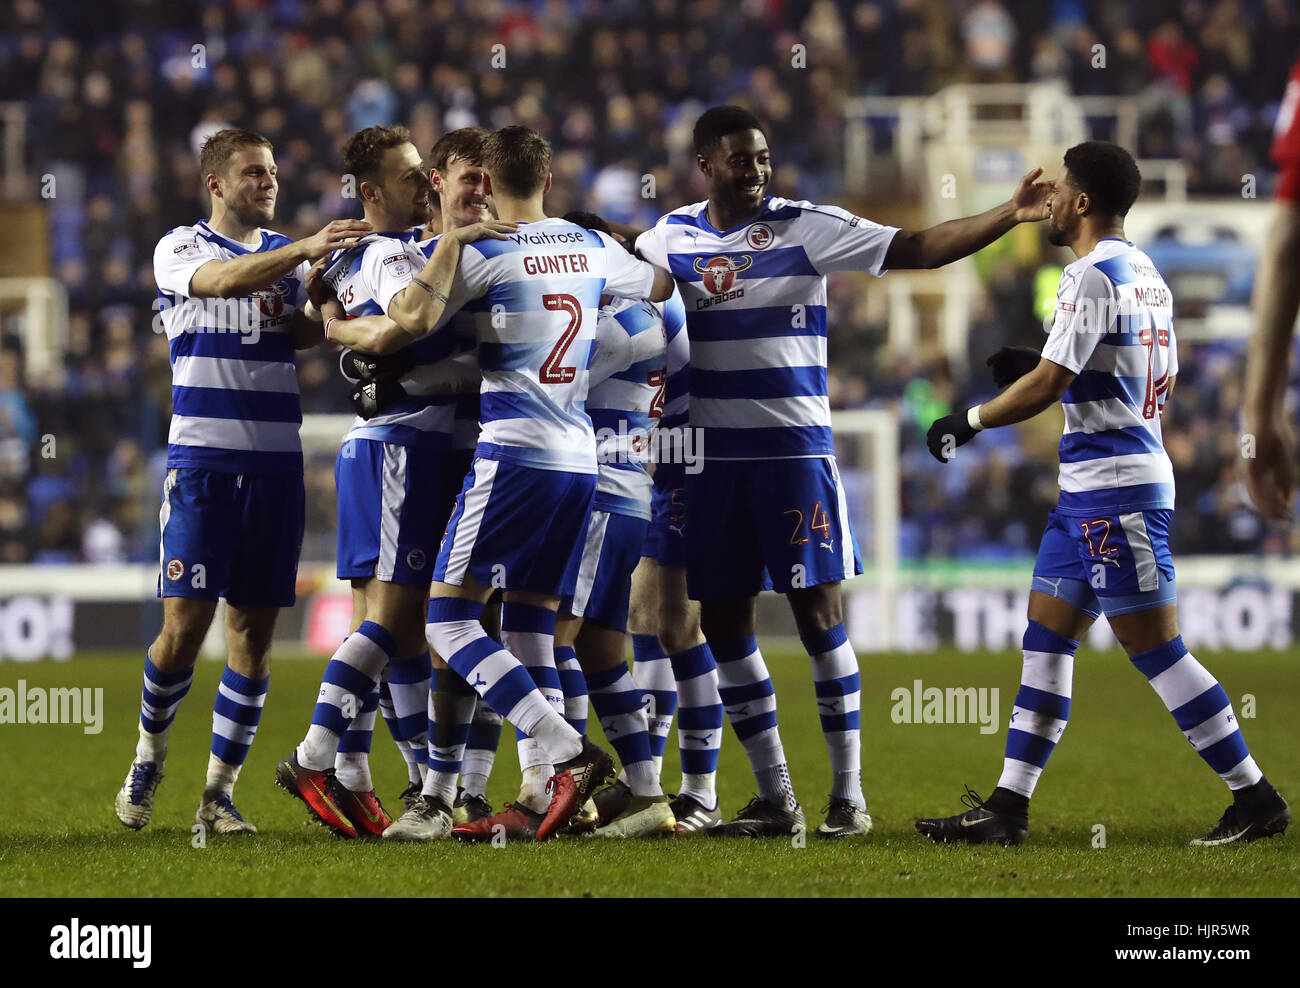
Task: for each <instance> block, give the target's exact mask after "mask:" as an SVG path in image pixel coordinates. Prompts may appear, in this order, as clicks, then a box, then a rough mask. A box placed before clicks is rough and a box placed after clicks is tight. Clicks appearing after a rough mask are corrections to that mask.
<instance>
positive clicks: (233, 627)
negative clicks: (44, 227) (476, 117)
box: [115, 129, 371, 834]
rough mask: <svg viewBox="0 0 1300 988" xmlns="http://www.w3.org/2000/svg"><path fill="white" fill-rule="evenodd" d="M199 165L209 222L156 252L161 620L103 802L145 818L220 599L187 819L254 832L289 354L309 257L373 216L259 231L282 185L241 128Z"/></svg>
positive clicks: (286, 558) (292, 541) (292, 399)
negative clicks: (197, 793)
mask: <svg viewBox="0 0 1300 988" xmlns="http://www.w3.org/2000/svg"><path fill="white" fill-rule="evenodd" d="M199 170H200V172H201V173H202V175H203V179H204V184H205V185H206V187H207V190H208V194H209V196H210V197H211V199H212V216H211V218H209V219H207V220H200V221H199V222H198V223H196V224H195V225H194V226H182V227H177V228H176V229H174V230H171V231H169V232H168V233H167V235H166V236H165V237H163V238H162V240H160V241H159V243H158V246H157V247H156V248H155V250H154V278H155V279H156V280H157V283H158V297H159V300H160V302H161V303H162V306H161V309H160V318H161V320H162V325H163V328H164V329H165V330H166V333H167V340H168V343H169V345H170V348H171V363H172V421H171V431H170V432H169V434H168V440H167V479H166V481H165V483H164V484H163V504H162V512H161V514H160V522H161V526H162V544H161V562H162V573H161V575H160V577H159V588H158V595H159V596H160V597H162V598H163V626H162V630H161V631H160V632H159V634H158V637H157V639H155V641H154V642H153V644H152V645H151V646H150V647H149V651H148V652H147V653H146V656H145V663H144V691H143V694H142V697H141V703H140V724H139V733H140V739H139V743H138V744H137V745H136V754H135V758H134V760H133V761H132V763H131V768H130V771H129V772H128V773H127V777H126V781H125V782H123V784H122V788H121V791H119V792H118V794H117V798H116V801H115V810H116V812H117V817H118V819H119V820H120V821H121V822H122V824H123V825H124V826H127V827H130V828H131V829H133V830H138V829H140V828H141V827H143V826H145V825H146V824H147V823H148V822H149V819H150V817H151V816H152V814H153V801H154V793H155V791H156V790H157V788H158V783H159V782H160V781H161V780H162V774H163V763H164V760H165V758H166V756H167V737H168V733H169V731H170V728H171V724H172V721H173V719H174V718H175V716H176V711H177V709H178V708H179V706H180V703H181V700H182V699H183V698H184V697H185V694H186V693H187V692H188V691H189V688H190V683H191V681H192V680H193V677H194V663H195V661H196V660H197V659H198V654H199V646H200V645H201V644H202V642H203V637H204V635H205V634H206V633H207V630H208V626H209V625H210V624H211V623H212V617H213V615H214V613H215V612H216V607H217V599H218V598H219V597H225V598H226V604H227V609H226V641H227V643H228V647H229V649H230V654H229V657H228V658H227V663H226V668H225V671H224V672H223V673H222V676H221V684H220V686H219V688H218V694H217V697H216V701H215V704H214V706H213V712H212V751H211V757H210V758H209V760H208V774H207V781H206V784H205V785H204V789H203V795H202V798H201V799H200V805H199V809H198V813H197V815H196V818H195V819H196V821H197V822H198V823H199V824H200V825H202V826H203V827H205V828H207V829H208V830H210V831H212V832H213V833H218V834H221V833H256V832H257V828H256V827H255V826H253V824H252V823H250V822H248V821H247V820H245V819H244V818H243V816H242V815H241V814H240V813H239V810H238V809H236V808H235V805H234V803H233V802H232V800H231V795H232V792H233V790H234V785H235V780H236V778H238V776H239V770H240V768H241V767H242V765H243V763H244V760H245V758H247V757H248V750H249V747H250V746H251V745H252V743H253V736H254V734H255V733H256V732H257V725H258V721H259V720H260V718H261V715H262V706H263V704H264V703H265V701H266V691H267V686H268V684H269V676H270V668H271V667H270V657H269V649H270V644H271V632H272V630H273V628H274V627H275V619H276V616H277V615H278V614H279V611H280V608H282V607H289V606H292V604H293V602H294V584H295V581H296V578H297V571H298V553H299V550H300V549H301V547H302V533H303V522H304V516H305V515H304V513H305V493H304V488H303V461H302V445H301V442H300V440H299V438H298V428H299V425H300V424H301V422H302V411H301V408H300V404H299V399H298V379H297V374H296V372H295V364H294V350H295V349H303V348H305V347H309V346H314V345H315V344H316V343H318V342H319V341H320V327H319V325H317V324H314V323H312V322H310V321H308V320H306V319H304V318H303V317H302V316H301V314H300V313H299V311H298V310H299V309H300V308H301V307H303V306H304V304H305V303H306V301H307V296H306V291H305V288H304V283H305V281H306V277H307V271H308V269H309V267H310V265H311V262H312V261H314V260H315V259H317V258H319V257H323V256H325V255H326V254H328V253H329V252H330V251H331V250H334V249H336V248H338V247H341V246H343V245H345V244H346V243H349V242H351V241H352V240H354V239H355V238H356V237H358V236H361V235H363V234H365V233H367V232H368V231H369V230H370V229H371V227H370V224H368V223H365V222H363V221H361V220H335V221H334V222H332V223H330V224H329V225H327V226H326V227H325V228H324V229H323V230H321V231H320V232H319V233H317V234H315V235H314V236H311V237H308V238H306V239H305V240H300V241H297V242H293V241H290V240H289V239H288V238H287V237H284V236H282V235H280V234H278V233H275V232H273V231H271V230H267V229H264V228H263V227H264V224H267V223H270V222H271V220H272V218H273V217H274V215H275V203H276V196H277V193H278V191H279V183H278V180H277V177H276V165H275V158H274V156H273V155H272V147H271V142H270V141H268V140H267V139H266V138H265V137H263V136H262V135H260V134H255V133H253V132H251V131H247V130H234V129H227V130H221V131H218V132H217V133H216V134H213V135H212V136H211V137H210V138H208V140H207V142H206V143H205V144H204V145H203V151H202V155H201V158H200V161H199Z"/></svg>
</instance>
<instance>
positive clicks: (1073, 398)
mask: <svg viewBox="0 0 1300 988" xmlns="http://www.w3.org/2000/svg"><path fill="white" fill-rule="evenodd" d="M1140 184H1141V176H1140V175H1139V173H1138V168H1137V165H1136V164H1135V163H1134V161H1133V159H1132V157H1131V156H1130V155H1129V153H1128V152H1127V151H1125V150H1124V149H1123V148H1121V147H1119V146H1118V145H1116V144H1110V143H1107V142H1104V141H1088V142H1086V143H1084V144H1079V145H1076V146H1075V147H1072V148H1070V150H1068V151H1067V152H1065V163H1064V165H1063V167H1062V168H1061V170H1060V172H1059V173H1058V175H1057V177H1056V181H1055V182H1054V183H1053V185H1052V194H1051V198H1050V200H1049V208H1050V210H1051V221H1050V226H1049V234H1048V238H1049V239H1050V240H1051V242H1052V243H1054V244H1057V245H1058V246H1062V247H1065V246H1068V247H1069V248H1070V250H1071V251H1072V252H1073V253H1074V256H1075V258H1076V260H1075V261H1074V262H1073V263H1071V264H1069V265H1067V266H1066V268H1065V270H1064V272H1062V274H1061V283H1060V287H1059V288H1058V289H1057V295H1056V316H1055V321H1054V322H1053V324H1052V331H1051V335H1050V336H1049V337H1048V339H1047V345H1046V346H1045V347H1044V348H1043V352H1042V356H1041V358H1039V359H1036V360H1025V359H1024V358H1025V355H1024V354H1023V353H1022V352H1020V351H1018V350H1015V349H1009V350H1004V351H1001V352H1000V353H999V354H997V355H995V356H994V358H993V359H992V360H991V361H990V363H991V364H992V365H993V367H994V373H995V376H996V378H997V383H998V384H999V385H1003V384H1007V383H1008V382H1014V383H1011V385H1010V387H1008V388H1007V389H1006V390H1005V391H1004V392H1002V394H1000V395H998V396H997V397H996V398H994V399H992V400H991V401H989V402H987V403H985V404H983V405H976V406H975V407H973V408H970V409H968V410H967V411H965V412H962V413H960V414H957V415H949V416H946V417H944V418H941V419H939V420H938V421H937V422H935V423H934V424H933V425H932V426H931V427H930V431H929V434H928V435H927V437H926V443H927V445H928V446H929V448H930V452H931V453H932V454H933V455H934V457H935V458H936V459H938V460H939V461H940V462H947V461H948V460H950V459H951V458H952V456H953V455H954V454H955V451H956V449H957V447H958V446H961V445H963V444H965V443H967V442H970V441H971V440H972V439H973V438H974V437H975V436H976V435H977V434H978V433H979V432H982V431H983V430H984V429H996V428H1000V427H1002V426H1006V425H1011V424H1013V423H1016V422H1023V421H1025V420H1026V419H1030V418H1033V417H1034V416H1035V415H1038V414H1039V413H1040V412H1042V411H1044V410H1045V409H1047V408H1048V407H1050V406H1052V405H1054V404H1055V403H1056V402H1058V401H1060V402H1061V403H1062V405H1063V406H1064V409H1065V434H1064V435H1063V436H1062V438H1061V473H1060V486H1061V498H1060V502H1059V503H1058V504H1057V506H1056V508H1055V509H1053V511H1052V512H1051V514H1050V515H1049V516H1048V521H1047V530H1046V531H1045V532H1044V533H1043V540H1042V542H1041V543H1040V545H1039V548H1038V559H1037V560H1036V562H1035V563H1034V578H1033V584H1032V588H1031V590H1030V594H1029V626H1028V628H1027V629H1026V631H1025V637H1024V665H1023V669H1022V673H1021V681H1020V691H1019V692H1018V693H1017V694H1016V703H1015V707H1014V708H1013V710H1012V712H1011V725H1010V727H1009V729H1008V731H1007V744H1006V756H1005V758H1004V760H1003V767H1002V776H1001V778H999V780H998V784H997V788H995V789H994V790H993V794H992V795H991V796H990V797H989V799H988V800H987V801H985V800H981V799H980V797H979V796H978V795H976V794H975V793H974V792H973V791H970V790H968V791H967V794H966V796H965V802H966V805H967V806H968V807H969V809H967V810H966V811H965V812H962V813H959V814H957V815H955V816H950V817H944V818H938V819H933V818H932V819H922V820H917V821H916V829H917V830H919V831H920V832H921V833H922V834H925V835H926V836H928V837H930V838H932V839H934V840H936V841H940V842H947V841H964V842H967V843H976V844H978V843H998V844H1019V843H1021V842H1022V841H1023V840H1024V839H1025V838H1026V837H1027V836H1028V835H1029V800H1030V797H1032V796H1033V794H1034V790H1035V788H1036V786H1037V784H1038V780H1039V778H1040V776H1041V775H1042V772H1043V769H1044V767H1046V765H1047V760H1048V758H1049V757H1050V756H1051V754H1052V752H1053V751H1054V750H1055V748H1056V745H1057V744H1058V743H1059V742H1060V740H1061V737H1062V735H1063V734H1064V732H1065V727H1066V723H1067V721H1068V720H1069V716H1070V692H1071V683H1072V680H1073V672H1074V653H1075V650H1076V649H1077V648H1078V647H1079V642H1080V641H1081V640H1082V638H1083V636H1084V634H1085V633H1086V632H1087V630H1088V628H1089V627H1091V625H1092V623H1093V621H1095V620H1096V619H1097V617H1098V615H1100V614H1102V613H1104V614H1105V615H1106V619H1107V621H1108V622H1109V623H1110V627H1111V630H1112V631H1114V632H1115V637H1116V638H1118V639H1119V643H1120V645H1122V646H1123V648H1124V651H1126V652H1127V653H1128V655H1129V658H1130V659H1131V660H1132V662H1133V665H1135V666H1136V667H1137V669H1138V671H1139V672H1141V673H1142V675H1144V676H1145V677H1146V678H1147V681H1148V682H1149V683H1150V684H1151V687H1152V689H1154V690H1155V692H1156V694H1157V695H1158V696H1159V697H1160V699H1161V701H1162V702H1163V703H1164V705H1165V707H1166V708H1167V709H1168V710H1169V712H1170V713H1171V714H1172V715H1173V718H1174V721H1175V722H1176V723H1177V724H1178V729H1179V730H1180V731H1181V732H1182V733H1183V735H1184V736H1185V737H1186V738H1187V740H1188V741H1189V742H1191V745H1192V748H1193V749H1194V750H1195V751H1196V753H1197V754H1198V755H1199V756H1200V757H1201V758H1202V759H1203V760H1204V761H1205V763H1206V764H1207V765H1208V766H1209V767H1210V769H1211V770H1212V771H1213V772H1214V773H1215V774H1216V775H1218V776H1219V778H1220V779H1222V780H1223V782H1224V783H1225V784H1226V785H1227V787H1228V789H1229V790H1230V791H1231V792H1232V804H1231V805H1230V806H1229V807H1228V808H1227V810H1226V811H1224V813H1223V816H1222V818H1221V819H1220V820H1219V822H1218V824H1217V825H1216V826H1215V827H1213V828H1212V829H1211V830H1210V831H1209V832H1208V833H1206V834H1205V836H1203V837H1200V838H1198V839H1196V840H1193V841H1192V844H1193V845H1201V846H1207V845H1219V844H1230V843H1234V842H1236V841H1243V842H1246V841H1253V840H1257V839H1259V838H1261V837H1271V836H1273V835H1275V834H1280V833H1282V832H1283V831H1284V830H1285V829H1286V826H1287V823H1288V821H1289V820H1290V812H1289V810H1288V809H1287V804H1286V800H1285V799H1283V798H1282V796H1281V794H1280V793H1278V791H1277V790H1276V789H1274V788H1273V786H1272V785H1271V784H1270V783H1269V782H1268V780H1267V779H1265V778H1264V775H1263V773H1262V772H1261V771H1260V770H1259V766H1258V765H1256V764H1255V759H1254V758H1252V757H1251V754H1250V751H1249V749H1248V748H1247V747H1246V741H1245V739H1244V738H1243V737H1242V733H1241V725H1240V724H1239V723H1238V721H1237V718H1236V716H1235V715H1234V714H1233V711H1232V703H1231V702H1230V701H1229V699H1228V694H1227V693H1226V692H1225V691H1224V689H1223V687H1222V686H1220V685H1219V683H1218V681H1217V680H1215V678H1214V677H1213V676H1212V675H1211V674H1210V673H1209V671H1208V670H1207V669H1206V668H1205V667H1204V666H1202V665H1201V664H1200V663H1199V662H1198V661H1196V659H1195V658H1194V657H1193V656H1192V654H1191V652H1189V651H1188V650H1187V646H1186V645H1184V644H1183V639H1182V637H1181V636H1180V635H1179V633H1178V606H1177V588H1176V586H1175V583H1174V565H1173V557H1172V556H1171V555H1170V552H1169V527H1170V522H1171V520H1172V517H1173V508H1174V471H1173V466H1172V464H1171V463H1170V461H1169V456H1168V455H1167V454H1166V453H1165V448H1164V442H1163V439H1162V436H1161V430H1160V414H1161V411H1162V410H1163V408H1164V406H1165V403H1166V402H1167V401H1168V400H1169V396H1170V394H1171V393H1172V392H1173V388H1174V380H1175V378H1176V377H1177V374H1178V352H1177V343H1176V341H1175V339H1174V329H1173V295H1172V294H1171V293H1170V291H1169V287H1168V286H1167V285H1166V284H1165V281H1164V278H1162V277H1161V276H1160V272H1159V271H1157V270H1156V268H1155V265H1153V264H1152V263H1151V260H1150V258H1148V257H1147V256H1146V254H1144V253H1142V251H1140V250H1139V249H1138V248H1137V247H1135V246H1134V245H1133V244H1132V243H1130V242H1129V240H1128V238H1127V237H1126V236H1125V235H1124V217H1125V216H1126V215H1127V214H1128V211H1129V207H1131V206H1132V205H1133V202H1134V201H1135V200H1136V199H1137V195H1138V188H1139V186H1140Z"/></svg>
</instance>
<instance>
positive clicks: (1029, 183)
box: [882, 168, 1052, 271]
mask: <svg viewBox="0 0 1300 988" xmlns="http://www.w3.org/2000/svg"><path fill="white" fill-rule="evenodd" d="M1041 174H1043V170H1042V169H1041V168H1035V169H1034V170H1033V171H1030V172H1028V173H1026V174H1025V176H1024V177H1023V178H1022V179H1021V180H1020V184H1019V185H1017V186H1016V191H1015V192H1014V193H1013V194H1012V196H1011V198H1010V199H1008V200H1007V201H1006V202H1004V203H1003V204H1002V205H1000V206H994V207H993V208H992V209H989V210H986V211H985V212H983V213H980V214H978V215H976V216H964V217H962V218H961V219H959V220H949V221H948V222H946V223H940V224H939V225H938V226H932V227H930V228H929V229H927V230H899V231H898V233H896V234H895V235H894V239H893V240H892V241H891V242H890V245H889V250H888V251H886V253H885V262H884V264H883V265H882V267H884V268H886V269H888V270H891V271H892V270H900V269H903V270H906V269H916V268H938V267H942V266H943V265H945V264H951V263H952V262H953V261H956V260H959V259H960V258H963V257H966V256H968V255H970V254H974V253H975V252H976V251H977V250H979V249H980V248H982V247H987V246H988V245H989V244H991V243H993V241H995V240H997V239H998V238H999V237H1001V236H1002V235H1003V234H1005V233H1006V232H1007V231H1008V230H1010V229H1011V228H1012V227H1013V226H1016V225H1017V224H1019V223H1037V222H1038V221H1040V220H1045V219H1047V216H1048V209H1047V197H1048V196H1049V195H1051V192H1052V183H1051V182H1038V181H1036V179H1037V178H1038V176H1039V175H1041Z"/></svg>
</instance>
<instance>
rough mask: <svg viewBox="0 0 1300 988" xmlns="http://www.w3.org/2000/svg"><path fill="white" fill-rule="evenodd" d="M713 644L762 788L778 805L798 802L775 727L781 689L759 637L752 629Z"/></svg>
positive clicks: (721, 690)
mask: <svg viewBox="0 0 1300 988" xmlns="http://www.w3.org/2000/svg"><path fill="white" fill-rule="evenodd" d="M710 644H711V645H712V646H713V654H714V656H715V657H716V658H717V661H718V695H719V696H720V697H721V698H722V703H723V705H724V706H725V708H726V711H727V718H728V719H729V720H730V721H731V727H732V730H734V731H735V732H736V737H737V738H738V739H739V740H740V743H741V744H743V745H744V746H745V754H746V755H747V756H748V757H749V765H750V768H752V769H753V770H754V779H755V780H756V781H757V783H758V794H759V795H760V796H762V797H763V798H764V799H766V800H768V801H770V802H774V803H776V804H777V805H778V806H786V807H788V808H793V807H795V806H797V805H798V801H797V800H796V799H795V796H794V785H793V784H792V783H791V781H790V769H789V767H788V766H787V765H786V761H785V748H784V747H783V746H782V744H781V734H780V732H779V731H778V730H777V727H776V690H775V689H774V688H773V687H772V677H771V676H770V675H768V672H767V664H766V663H765V662H764V661H763V654H762V653H761V652H760V651H759V650H758V640H757V639H756V638H754V637H753V636H752V635H751V636H750V637H749V638H742V639H739V640H737V641H718V642H711V643H710Z"/></svg>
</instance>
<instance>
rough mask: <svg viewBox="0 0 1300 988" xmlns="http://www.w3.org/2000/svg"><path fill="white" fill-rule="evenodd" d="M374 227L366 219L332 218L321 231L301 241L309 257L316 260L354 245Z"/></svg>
mask: <svg viewBox="0 0 1300 988" xmlns="http://www.w3.org/2000/svg"><path fill="white" fill-rule="evenodd" d="M374 229H375V228H374V227H373V226H371V225H370V224H369V223H367V222H366V221H365V220H331V221H330V222H328V223H326V224H325V225H324V226H323V227H322V228H321V229H320V230H319V231H317V232H316V233H313V234H312V235H311V236H310V237H304V238H303V239H302V240H301V241H299V242H300V243H301V244H302V245H303V247H304V249H305V250H306V251H307V259H308V260H311V261H314V260H316V259H317V258H320V257H324V256H325V255H327V254H328V253H329V252H330V251H332V250H342V249H343V248H344V247H351V246H353V245H354V244H355V243H356V242H357V241H358V240H360V239H361V238H362V237H364V236H365V235H366V234H367V233H371V232H372V231H373V230H374Z"/></svg>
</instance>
